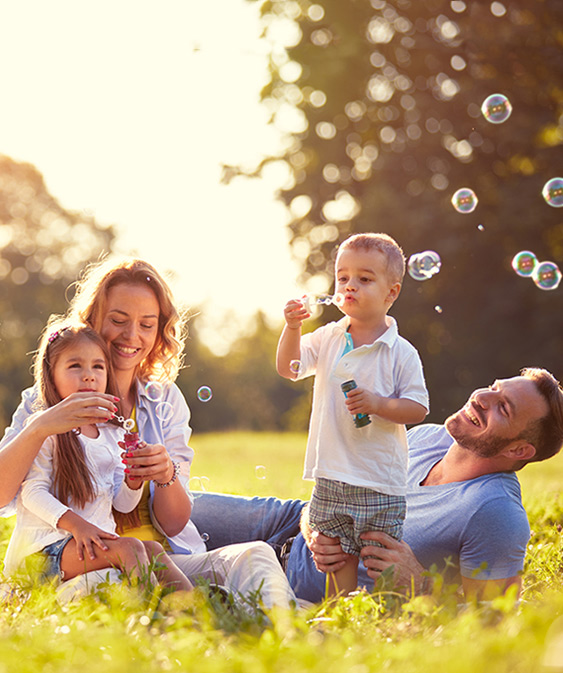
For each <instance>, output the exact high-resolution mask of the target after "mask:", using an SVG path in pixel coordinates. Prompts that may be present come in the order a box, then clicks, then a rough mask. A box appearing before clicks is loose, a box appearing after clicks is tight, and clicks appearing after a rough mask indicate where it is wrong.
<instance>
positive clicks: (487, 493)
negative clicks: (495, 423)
mask: <svg viewBox="0 0 563 673" xmlns="http://www.w3.org/2000/svg"><path fill="white" fill-rule="evenodd" d="M452 442H453V440H452V438H451V437H450V435H448V433H447V432H446V430H445V428H444V426H443V425H434V424H424V425H418V426H416V427H414V428H411V430H409V432H408V445H409V467H408V475H407V516H406V519H405V523H404V527H403V540H404V541H405V542H406V543H407V544H408V545H409V546H410V547H411V548H412V550H413V552H414V555H415V556H416V558H417V559H418V561H419V562H420V563H421V564H422V565H423V566H424V567H425V568H426V569H430V568H431V566H433V565H436V568H437V570H438V571H440V572H445V575H446V581H448V582H458V583H459V582H460V581H461V578H460V574H461V575H463V576H464V577H471V578H475V579H480V580H487V579H504V578H507V577H513V576H515V575H518V573H520V572H521V571H522V569H523V567H524V555H525V553H526V545H527V543H528V539H529V537H530V526H529V524H528V518H527V516H526V512H525V510H524V507H523V506H522V498H521V492H520V484H519V482H518V478H517V477H516V475H515V474H514V473H513V472H496V473H494V474H487V475H484V476H482V477H477V478H476V479H470V480H468V481H461V482H454V483H451V484H443V485H440V486H420V483H421V482H422V481H423V480H424V479H425V477H426V476H427V474H428V472H429V471H430V469H431V468H432V467H433V465H435V464H436V463H437V462H438V461H439V460H440V459H441V458H442V457H443V456H444V455H445V453H446V452H447V450H448V448H449V447H450V445H451V444H452ZM287 575H288V578H289V580H290V583H291V584H292V586H293V588H294V590H295V592H296V594H297V595H298V596H299V597H302V598H306V599H308V600H311V601H316V600H319V599H320V598H322V596H323V595H324V578H325V576H324V574H322V573H319V572H318V571H317V570H316V569H315V566H314V564H313V561H312V558H311V556H310V553H309V551H308V550H307V548H306V546H305V542H304V540H303V538H302V536H301V535H299V536H298V537H297V538H296V540H295V542H294V544H293V547H292V549H291V554H290V557H289V562H288V566H287ZM359 583H360V584H365V585H366V586H368V587H371V586H372V585H373V582H372V581H371V580H370V579H369V578H368V577H367V574H366V571H365V568H364V567H363V565H362V564H361V563H360V568H359Z"/></svg>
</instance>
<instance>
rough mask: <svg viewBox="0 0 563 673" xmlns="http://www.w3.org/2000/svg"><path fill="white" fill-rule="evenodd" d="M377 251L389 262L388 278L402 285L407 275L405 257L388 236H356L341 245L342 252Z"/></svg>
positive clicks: (393, 240)
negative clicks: (348, 250)
mask: <svg viewBox="0 0 563 673" xmlns="http://www.w3.org/2000/svg"><path fill="white" fill-rule="evenodd" d="M347 249H350V250H367V251H371V250H377V251H378V252H380V253H381V254H382V255H385V259H386V260H387V269H386V271H387V276H388V277H389V280H390V281H391V282H392V283H402V282H403V277H404V275H405V256H404V254H403V251H402V249H401V247H400V245H399V244H398V243H397V241H395V239H393V238H391V236H388V235H387V234H372V233H366V234H354V235H353V236H350V237H349V238H347V239H346V240H345V241H343V242H342V243H341V244H340V247H339V248H338V252H340V251H341V250H347Z"/></svg>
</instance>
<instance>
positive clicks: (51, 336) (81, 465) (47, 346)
mask: <svg viewBox="0 0 563 673" xmlns="http://www.w3.org/2000/svg"><path fill="white" fill-rule="evenodd" d="M81 341H91V342H92V343H95V344H96V345H97V346H99V348H100V350H101V351H102V353H103V355H104V359H105V361H106V366H107V376H108V384H107V388H106V392H108V393H110V394H113V395H115V393H116V385H115V382H114V378H113V371H112V368H111V360H110V356H109V352H108V348H107V346H106V343H105V341H104V340H103V339H102V338H101V337H100V336H99V335H98V334H97V333H96V332H95V331H94V330H93V329H92V328H91V327H88V326H86V325H74V326H71V325H68V324H65V323H61V322H60V319H59V318H56V320H51V321H49V324H48V325H47V327H46V329H45V331H44V333H43V336H42V338H41V342H40V345H39V349H38V351H37V353H36V355H35V360H34V365H33V369H34V375H35V381H36V384H37V387H38V390H39V401H40V404H41V406H42V407H43V408H45V407H52V406H54V405H55V404H57V403H58V402H60V401H61V399H62V398H61V396H60V395H59V393H58V392H57V389H56V388H55V383H54V380H53V368H54V366H55V364H56V363H57V360H58V359H59V358H60V356H61V354H62V353H63V352H64V351H65V350H66V349H67V348H69V347H70V346H72V345H74V344H77V343H80V342H81ZM53 464H54V470H53V493H54V495H55V497H56V498H57V499H58V500H60V501H61V502H62V503H64V504H65V505H68V504H69V503H70V501H71V500H72V502H73V504H75V505H77V506H79V507H84V505H85V504H86V503H87V502H91V501H92V500H94V498H95V497H96V495H97V493H96V490H95V487H94V481H93V478H92V475H91V473H90V470H89V469H88V464H87V463H86V456H85V454H84V449H83V447H82V444H81V443H80V441H79V439H78V436H77V435H76V434H75V433H74V432H72V431H69V432H64V433H60V434H58V435H56V436H55V452H54V461H53Z"/></svg>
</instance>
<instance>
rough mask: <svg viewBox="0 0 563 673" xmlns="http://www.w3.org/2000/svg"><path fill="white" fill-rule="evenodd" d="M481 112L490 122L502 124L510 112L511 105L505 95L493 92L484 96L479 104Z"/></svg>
mask: <svg viewBox="0 0 563 673" xmlns="http://www.w3.org/2000/svg"><path fill="white" fill-rule="evenodd" d="M481 112H482V113H483V117H485V119H486V120H487V121H488V122H491V124H502V123H503V122H505V121H506V120H507V119H508V118H509V117H510V115H511V114H512V105H511V104H510V101H509V100H508V98H507V97H506V96H503V95H502V94H501V93H494V94H492V95H491V96H488V97H487V98H485V100H484V101H483V105H481Z"/></svg>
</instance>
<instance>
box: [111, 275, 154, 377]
mask: <svg viewBox="0 0 563 673" xmlns="http://www.w3.org/2000/svg"><path fill="white" fill-rule="evenodd" d="M159 316H160V306H159V304H158V300H157V298H156V295H155V294H154V292H153V291H152V290H151V289H150V288H148V287H146V286H145V285H129V284H121V285H116V286H114V287H112V288H111V290H110V291H109V292H108V296H107V303H106V312H105V315H104V316H103V318H102V327H101V330H100V333H101V335H102V337H103V338H104V339H105V340H106V342H107V344H108V346H109V349H110V353H111V360H112V364H113V366H114V369H115V372H116V374H117V375H118V376H119V373H120V372H121V373H124V372H130V374H131V376H132V377H133V375H134V373H135V370H136V368H137V367H138V366H139V364H140V363H141V362H142V361H143V360H144V359H145V358H146V357H147V355H149V353H150V352H151V351H152V349H153V347H154V344H155V342H156V339H157V336H158V319H159Z"/></svg>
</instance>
